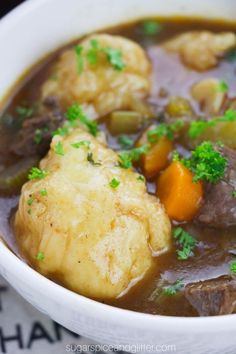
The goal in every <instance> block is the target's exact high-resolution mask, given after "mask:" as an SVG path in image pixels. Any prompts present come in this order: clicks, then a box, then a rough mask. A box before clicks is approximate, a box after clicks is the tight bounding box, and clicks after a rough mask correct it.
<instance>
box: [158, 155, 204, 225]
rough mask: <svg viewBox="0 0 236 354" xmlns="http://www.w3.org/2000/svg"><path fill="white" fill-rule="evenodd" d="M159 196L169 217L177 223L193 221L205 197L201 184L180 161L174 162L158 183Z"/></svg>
mask: <svg viewBox="0 0 236 354" xmlns="http://www.w3.org/2000/svg"><path fill="white" fill-rule="evenodd" d="M157 195H158V197H159V198H160V200H161V202H162V204H163V205H164V207H165V209H166V212H167V214H168V216H169V217H170V218H171V219H174V220H177V221H189V220H191V219H193V217H194V216H195V215H196V213H197V212H198V210H199V207H200V203H201V200H202V197H203V188H202V183H201V182H196V183H195V182H193V174H192V173H191V171H189V170H188V169H187V168H186V167H185V166H183V164H182V163H181V162H179V161H173V162H172V163H171V165H170V166H169V167H168V168H167V169H166V170H165V171H164V172H163V173H162V175H161V176H160V177H159V179H158V181H157Z"/></svg>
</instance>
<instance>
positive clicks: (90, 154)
mask: <svg viewBox="0 0 236 354" xmlns="http://www.w3.org/2000/svg"><path fill="white" fill-rule="evenodd" d="M87 161H88V162H90V163H91V164H92V165H94V166H101V163H100V162H95V161H94V159H93V153H92V152H89V153H88V155H87Z"/></svg>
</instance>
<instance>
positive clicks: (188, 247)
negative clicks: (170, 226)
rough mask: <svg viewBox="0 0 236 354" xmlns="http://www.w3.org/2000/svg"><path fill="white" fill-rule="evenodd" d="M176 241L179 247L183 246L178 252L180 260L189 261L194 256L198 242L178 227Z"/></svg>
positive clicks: (175, 233)
mask: <svg viewBox="0 0 236 354" xmlns="http://www.w3.org/2000/svg"><path fill="white" fill-rule="evenodd" d="M174 239H175V240H176V243H177V245H179V246H181V250H177V256H178V259H179V260H182V261H183V260H187V259H188V258H189V257H190V256H191V255H192V252H193V249H194V248H195V246H196V245H197V240H196V239H195V238H193V237H192V236H191V235H190V234H189V233H188V232H187V231H185V230H184V229H182V227H177V228H176V229H175V230H174Z"/></svg>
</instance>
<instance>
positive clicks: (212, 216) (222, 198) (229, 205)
mask: <svg viewBox="0 0 236 354" xmlns="http://www.w3.org/2000/svg"><path fill="white" fill-rule="evenodd" d="M218 150H219V151H220V153H221V154H222V155H224V156H225V157H226V158H227V160H228V166H227V168H226V172H225V176H224V178H223V179H222V180H221V181H219V182H218V183H216V184H213V183H205V184H204V201H203V203H202V207H201V209H200V212H199V214H198V216H197V218H196V221H198V222H200V223H203V224H206V225H208V226H213V227H220V228H223V227H227V226H232V225H236V198H235V197H234V196H233V192H234V191H235V190H236V151H234V150H232V149H229V148H226V147H220V148H218Z"/></svg>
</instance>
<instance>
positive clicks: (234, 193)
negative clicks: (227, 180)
mask: <svg viewBox="0 0 236 354" xmlns="http://www.w3.org/2000/svg"><path fill="white" fill-rule="evenodd" d="M232 196H233V197H234V198H236V190H234V191H233V192H232Z"/></svg>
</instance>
